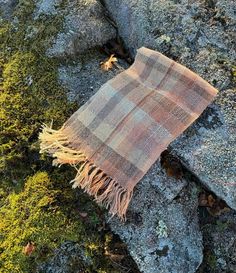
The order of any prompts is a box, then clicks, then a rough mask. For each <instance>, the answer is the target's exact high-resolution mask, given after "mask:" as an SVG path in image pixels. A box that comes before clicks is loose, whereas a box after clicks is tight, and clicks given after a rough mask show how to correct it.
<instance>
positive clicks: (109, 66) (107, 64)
mask: <svg viewBox="0 0 236 273" xmlns="http://www.w3.org/2000/svg"><path fill="white" fill-rule="evenodd" d="M114 56H115V55H114V54H112V55H111V56H110V58H109V59H108V60H107V61H105V62H101V63H100V65H101V68H102V70H104V71H108V70H109V69H112V67H113V64H114V63H115V62H117V58H116V57H114Z"/></svg>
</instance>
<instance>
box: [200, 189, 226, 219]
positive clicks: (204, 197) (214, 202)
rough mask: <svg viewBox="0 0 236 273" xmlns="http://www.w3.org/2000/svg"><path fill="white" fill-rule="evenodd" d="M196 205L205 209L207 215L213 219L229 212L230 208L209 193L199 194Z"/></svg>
mask: <svg viewBox="0 0 236 273" xmlns="http://www.w3.org/2000/svg"><path fill="white" fill-rule="evenodd" d="M198 204H199V206H201V207H206V209H207V211H208V212H209V214H211V215H212V216H214V217H215V216H219V215H221V214H223V213H225V212H228V211H230V208H229V207H228V206H227V204H226V203H225V202H224V201H223V200H221V199H220V198H218V197H216V196H213V194H211V193H206V192H201V193H200V195H199V198H198Z"/></svg>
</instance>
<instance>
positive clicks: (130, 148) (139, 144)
mask: <svg viewBox="0 0 236 273" xmlns="http://www.w3.org/2000/svg"><path fill="white" fill-rule="evenodd" d="M217 92H218V91H217V90H216V89H215V88H214V87H212V86H211V85H210V84H209V83H207V82H206V81H205V80H203V79H202V78H201V77H200V76H198V75H197V74H195V73H194V72H192V71H191V70H189V69H188V68H186V67H185V66H183V65H181V64H179V63H177V62H175V61H173V60H171V59H169V58H168V57H166V56H164V55H163V54H161V53H159V52H157V51H154V50H151V49H148V48H145V47H142V48H140V49H139V50H138V51H137V55H136V58H135V62H134V64H133V65H131V67H130V68H128V69H127V70H125V71H123V72H122V73H120V74H119V75H117V76H116V77H114V78H113V79H111V80H109V81H108V82H107V83H105V84H104V85H103V86H102V87H101V88H100V89H99V91H98V92H97V93H96V94H95V95H94V96H93V97H92V98H91V99H90V100H89V101H88V102H87V103H85V104H84V105H83V106H82V107H80V108H79V110H78V111H76V112H75V113H74V114H73V115H72V116H71V117H70V118H69V119H68V120H67V121H66V122H65V124H64V125H63V126H62V128H61V129H60V130H53V129H52V128H51V126H47V125H44V126H43V128H42V131H41V133H40V135H39V140H40V152H41V153H43V152H46V153H48V154H49V155H51V156H52V157H53V158H54V160H53V164H54V165H59V166H60V165H62V164H70V165H72V166H73V167H74V168H75V169H76V170H77V175H76V177H75V178H74V179H73V181H71V183H73V187H74V188H75V187H81V188H82V189H84V191H85V192H87V193H88V194H90V195H92V196H93V197H94V198H95V200H96V202H97V203H99V204H103V205H105V206H106V207H107V208H108V209H109V212H110V213H111V214H112V215H116V214H117V215H118V216H119V217H120V218H121V219H122V220H125V219H126V211H127V208H128V205H129V202H130V200H131V198H132V194H133V189H134V187H135V185H136V184H137V183H138V182H139V181H140V179H141V178H142V177H143V176H144V175H145V173H146V172H147V171H148V170H149V168H150V167H151V166H152V164H153V163H154V162H155V161H156V160H157V159H158V157H159V156H160V154H161V152H162V151H163V150H165V149H166V147H167V146H168V145H169V143H170V142H171V141H173V140H174V139H175V138H176V137H177V136H179V135H180V134H181V133H182V132H183V131H184V130H185V129H186V128H187V127H189V125H190V124H191V123H192V122H193V121H194V120H196V119H197V118H198V117H199V115H200V114H201V113H202V112H203V110H204V109H205V108H206V107H207V106H208V105H209V104H210V102H211V101H212V100H213V99H214V97H215V96H216V94H217Z"/></svg>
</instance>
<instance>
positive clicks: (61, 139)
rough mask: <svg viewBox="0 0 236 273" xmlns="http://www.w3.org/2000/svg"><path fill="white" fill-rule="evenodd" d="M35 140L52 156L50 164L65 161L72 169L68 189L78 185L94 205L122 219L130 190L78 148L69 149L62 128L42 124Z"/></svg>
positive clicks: (124, 219) (42, 151)
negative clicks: (93, 200)
mask: <svg viewBox="0 0 236 273" xmlns="http://www.w3.org/2000/svg"><path fill="white" fill-rule="evenodd" d="M39 141H40V153H47V154H49V155H50V156H52V157H53V158H54V159H53V166H59V167H60V166H61V165H63V164H69V165H71V166H73V167H74V168H75V169H76V171H77V174H76V176H75V178H74V179H73V180H72V181H70V183H71V184H72V188H77V187H80V188H82V189H83V190H84V192H86V193H88V194H89V195H90V196H93V198H94V199H95V201H96V202H97V203H98V204H100V205H103V206H105V207H106V209H108V210H109V213H110V214H111V217H113V216H114V215H117V216H118V217H119V218H120V219H121V220H122V221H126V211H127V208H128V206H129V202H130V200H131V198H132V195H133V190H129V189H126V188H124V187H122V186H121V185H120V184H119V183H118V181H116V180H115V179H113V178H112V177H110V176H109V175H108V174H107V173H105V172H104V171H103V170H102V169H100V168H99V167H98V166H96V165H95V164H94V163H93V162H91V161H90V160H89V159H88V158H87V157H86V155H85V154H84V153H83V152H82V151H77V150H75V149H72V148H70V147H69V144H70V143H69V141H68V137H67V136H66V134H65V133H64V132H63V127H62V128H61V129H59V130H54V129H52V124H51V125H50V126H48V125H46V124H44V125H43V126H42V130H41V132H40V133H39ZM78 165H79V166H78Z"/></svg>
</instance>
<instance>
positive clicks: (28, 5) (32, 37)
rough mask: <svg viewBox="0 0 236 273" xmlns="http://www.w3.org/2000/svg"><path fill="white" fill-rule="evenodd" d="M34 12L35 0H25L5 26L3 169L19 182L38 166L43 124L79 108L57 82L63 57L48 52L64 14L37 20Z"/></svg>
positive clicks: (0, 67)
mask: <svg viewBox="0 0 236 273" xmlns="http://www.w3.org/2000/svg"><path fill="white" fill-rule="evenodd" d="M33 10H34V1H20V2H19V4H18V6H17V8H16V12H15V16H16V17H15V18H17V20H15V22H11V23H10V22H7V21H6V22H5V23H3V24H2V25H1V27H0V52H1V54H0V78H1V79H2V81H1V82H0V90H1V93H0V109H1V110H0V117H1V124H0V125H1V135H0V143H1V145H0V151H1V153H0V154H1V156H0V171H2V174H4V175H5V177H11V178H13V179H17V180H19V178H20V179H21V178H25V177H26V176H27V175H28V174H30V173H31V171H32V169H35V166H34V165H37V164H39V158H38V155H37V154H38V147H37V135H38V132H39V130H40V127H41V125H42V123H50V122H51V121H52V120H55V124H54V125H55V126H57V127H59V126H60V125H61V124H62V123H63V122H64V121H65V120H66V119H67V118H68V117H69V116H70V115H71V114H72V113H73V111H74V110H75V109H76V105H75V103H71V102H69V101H68V100H67V95H66V92H67V90H65V88H63V87H62V86H61V85H60V84H59V83H58V77H57V68H58V60H56V59H52V58H49V57H47V56H46V55H45V50H46V48H47V47H48V46H49V45H50V43H51V42H52V37H53V36H55V34H56V33H57V32H58V29H60V27H61V26H62V18H61V15H60V16H54V17H50V18H45V16H41V17H39V18H38V19H37V20H33V18H32V12H33ZM26 26H27V27H26ZM29 161H30V162H31V164H30V163H29ZM40 164H41V163H40ZM36 167H37V166H36ZM21 180H22V179H21Z"/></svg>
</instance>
